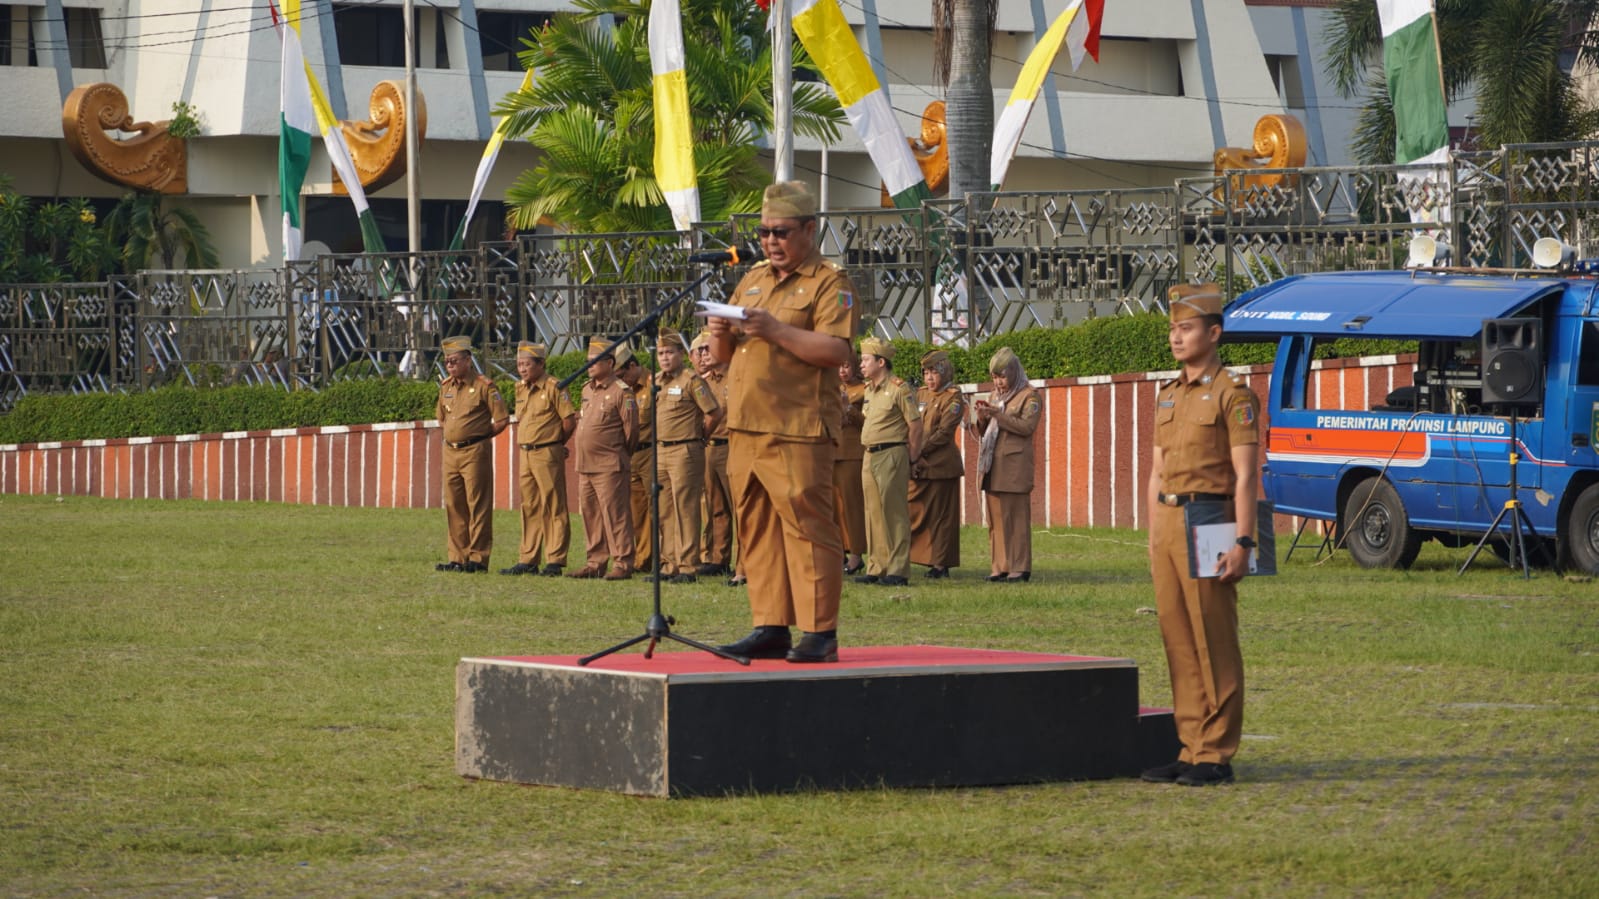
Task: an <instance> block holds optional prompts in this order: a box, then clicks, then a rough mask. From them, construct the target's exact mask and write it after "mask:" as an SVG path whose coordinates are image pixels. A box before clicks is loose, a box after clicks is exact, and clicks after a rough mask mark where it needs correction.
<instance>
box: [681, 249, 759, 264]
mask: <svg viewBox="0 0 1599 899" xmlns="http://www.w3.org/2000/svg"><path fill="white" fill-rule="evenodd" d="M765 258H766V254H765V253H762V252H761V251H760V250H759V249H750V248H745V249H742V250H741V249H739V248H738V247H729V248H728V249H726V250H718V251H716V252H714V253H695V254H693V255H691V256H689V257H688V261H689V262H709V263H711V264H712V265H738V264H739V263H741V262H760V261H761V260H762V259H765Z"/></svg>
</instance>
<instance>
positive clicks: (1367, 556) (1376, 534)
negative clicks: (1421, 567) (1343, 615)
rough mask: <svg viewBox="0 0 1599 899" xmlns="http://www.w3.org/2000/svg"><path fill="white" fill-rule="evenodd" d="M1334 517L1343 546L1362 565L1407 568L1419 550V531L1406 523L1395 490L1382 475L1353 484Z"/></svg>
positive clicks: (1406, 518) (1366, 566) (1403, 511)
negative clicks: (1341, 508)
mask: <svg viewBox="0 0 1599 899" xmlns="http://www.w3.org/2000/svg"><path fill="white" fill-rule="evenodd" d="M1338 521H1339V527H1340V528H1341V529H1342V530H1343V533H1344V547H1345V548H1347V549H1348V550H1349V554H1350V555H1351V556H1353V557H1354V559H1355V562H1356V563H1357V564H1359V565H1360V567H1362V568H1409V567H1410V563H1411V562H1414V561H1416V554H1417V553H1418V552H1420V551H1421V533H1420V532H1419V531H1417V530H1416V529H1415V528H1413V527H1411V526H1410V518H1409V517H1408V516H1406V515H1405V507H1404V506H1403V505H1402V504H1401V503H1400V502H1399V494H1398V493H1397V492H1396V491H1395V490H1394V486H1393V485H1392V484H1390V483H1388V480H1387V479H1386V478H1368V479H1366V480H1364V481H1361V482H1360V483H1359V484H1356V485H1355V489H1353V490H1351V491H1349V498H1348V499H1346V500H1344V508H1343V511H1342V513H1341V514H1340V515H1339V516H1338Z"/></svg>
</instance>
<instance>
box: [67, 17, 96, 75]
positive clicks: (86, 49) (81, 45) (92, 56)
mask: <svg viewBox="0 0 1599 899" xmlns="http://www.w3.org/2000/svg"><path fill="white" fill-rule="evenodd" d="M65 12H66V14H67V21H66V26H67V48H68V49H67V58H68V60H70V61H71V63H72V67H73V68H74V69H103V68H105V35H104V34H103V33H102V32H101V30H100V10H98V9H84V8H82V7H75V6H69V7H67V8H66V10H65Z"/></svg>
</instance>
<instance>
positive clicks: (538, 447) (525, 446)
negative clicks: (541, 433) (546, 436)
mask: <svg viewBox="0 0 1599 899" xmlns="http://www.w3.org/2000/svg"><path fill="white" fill-rule="evenodd" d="M560 445H561V441H559V440H551V441H550V442H549V443H518V444H517V446H520V447H521V448H523V449H525V450H541V449H549V448H550V447H552V446H560Z"/></svg>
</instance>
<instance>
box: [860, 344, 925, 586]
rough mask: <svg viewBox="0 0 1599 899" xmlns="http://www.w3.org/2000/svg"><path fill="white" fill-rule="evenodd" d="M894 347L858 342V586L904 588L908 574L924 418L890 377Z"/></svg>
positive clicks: (904, 389) (897, 381) (898, 382)
mask: <svg viewBox="0 0 1599 899" xmlns="http://www.w3.org/2000/svg"><path fill="white" fill-rule="evenodd" d="M893 360H894V345H893V344H891V343H889V342H887V341H885V340H879V339H877V338H876V337H868V338H866V339H865V340H862V341H861V374H862V375H864V376H865V377H866V407H865V412H866V421H865V422H864V423H862V424H861V446H863V447H865V449H866V460H865V462H864V463H863V464H862V465H861V492H862V493H863V494H864V495H865V497H866V573H865V574H863V575H860V576H859V577H857V578H855V582H856V583H858V584H878V585H880V586H883V587H903V586H905V585H906V584H907V583H909V579H908V577H907V576H908V575H909V574H910V573H911V520H910V507H909V491H910V477H911V465H912V464H914V463H915V462H916V461H917V460H919V459H920V458H921V456H922V414H921V411H920V410H919V409H917V408H916V401H915V398H914V397H913V396H912V395H911V389H910V387H908V386H906V384H905V382H904V381H902V380H900V379H899V378H896V377H894V371H893V364H894V363H893Z"/></svg>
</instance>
